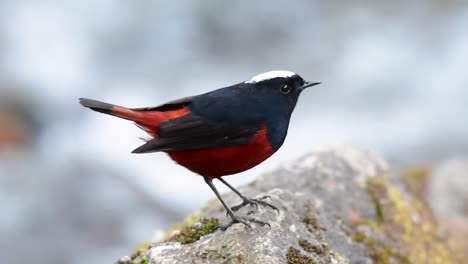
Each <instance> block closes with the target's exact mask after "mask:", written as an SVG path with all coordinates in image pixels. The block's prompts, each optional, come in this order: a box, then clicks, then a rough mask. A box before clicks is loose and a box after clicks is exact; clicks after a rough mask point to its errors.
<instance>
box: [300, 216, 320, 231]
mask: <svg viewBox="0 0 468 264" xmlns="http://www.w3.org/2000/svg"><path fill="white" fill-rule="evenodd" d="M302 222H304V224H305V225H306V227H307V230H309V231H310V232H315V230H317V229H318V228H319V225H318V221H317V218H315V217H312V216H306V217H304V219H303V220H302Z"/></svg>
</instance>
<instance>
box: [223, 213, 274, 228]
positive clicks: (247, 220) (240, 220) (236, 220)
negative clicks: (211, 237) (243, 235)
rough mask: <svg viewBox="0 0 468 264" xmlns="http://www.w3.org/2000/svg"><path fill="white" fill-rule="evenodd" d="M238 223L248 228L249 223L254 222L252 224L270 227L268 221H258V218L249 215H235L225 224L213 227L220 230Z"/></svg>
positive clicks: (249, 226)
mask: <svg viewBox="0 0 468 264" xmlns="http://www.w3.org/2000/svg"><path fill="white" fill-rule="evenodd" d="M238 223H241V224H243V225H244V226H245V227H247V229H249V230H252V226H251V225H250V223H254V224H257V225H261V226H268V228H271V225H270V224H269V223H267V222H263V221H260V220H257V219H254V218H249V217H237V216H236V217H234V218H232V219H231V221H230V222H229V223H227V224H225V225H219V226H217V227H216V228H215V230H217V229H219V230H221V231H226V230H227V229H228V228H229V227H231V226H232V225H234V224H238Z"/></svg>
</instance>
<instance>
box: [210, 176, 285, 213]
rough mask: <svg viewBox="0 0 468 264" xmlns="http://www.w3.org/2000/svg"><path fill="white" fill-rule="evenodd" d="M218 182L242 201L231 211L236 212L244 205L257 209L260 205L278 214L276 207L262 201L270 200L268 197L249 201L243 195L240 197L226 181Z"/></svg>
mask: <svg viewBox="0 0 468 264" xmlns="http://www.w3.org/2000/svg"><path fill="white" fill-rule="evenodd" d="M218 180H219V181H220V182H222V183H224V184H225V185H226V186H227V187H229V189H231V190H232V191H233V192H235V193H236V194H237V195H239V197H240V198H241V199H242V203H241V204H239V205H236V206H233V207H232V208H231V209H232V211H237V210H239V209H241V208H242V207H244V206H246V205H253V206H255V207H258V204H260V205H262V206H266V207H270V208H271V209H274V210H276V211H277V212H278V213H279V210H278V208H277V207H276V206H274V205H271V204H269V203H267V202H265V201H262V200H263V199H266V198H270V196H263V197H261V198H260V199H249V198H247V197H245V196H244V195H242V194H241V193H240V192H239V191H238V190H236V189H235V188H234V187H232V186H231V185H230V184H229V183H228V182H227V181H225V180H224V179H223V178H218Z"/></svg>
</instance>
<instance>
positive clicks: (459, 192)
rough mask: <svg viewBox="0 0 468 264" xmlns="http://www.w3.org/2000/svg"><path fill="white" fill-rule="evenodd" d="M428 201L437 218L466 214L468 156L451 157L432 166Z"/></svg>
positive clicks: (467, 213) (467, 200)
mask: <svg viewBox="0 0 468 264" xmlns="http://www.w3.org/2000/svg"><path fill="white" fill-rule="evenodd" d="M428 201H429V204H430V206H431V208H432V210H433V212H434V214H435V216H436V217H437V219H439V220H443V219H446V218H453V217H466V216H468V158H462V157H459V158H453V159H449V160H446V161H444V162H441V163H440V164H439V165H437V166H436V167H435V168H434V171H433V173H432V175H431V177H430V178H429V182H428Z"/></svg>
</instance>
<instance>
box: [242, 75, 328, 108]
mask: <svg viewBox="0 0 468 264" xmlns="http://www.w3.org/2000/svg"><path fill="white" fill-rule="evenodd" d="M245 84H248V85H249V86H251V87H252V89H253V90H255V93H256V94H258V95H259V96H260V98H261V99H262V100H263V101H264V102H265V103H266V104H269V105H270V106H271V107H274V106H275V105H276V107H278V106H282V107H281V108H283V107H284V108H287V109H288V110H289V111H288V112H289V114H291V113H292V111H293V110H294V107H295V106H296V103H297V100H298V98H299V95H300V94H301V92H302V91H303V90H304V89H306V88H308V87H311V86H314V85H318V84H320V82H307V81H305V80H304V79H303V78H302V77H301V76H299V75H298V74H296V73H294V72H290V71H269V72H265V73H262V74H259V75H256V76H254V77H252V79H250V80H248V81H246V82H245Z"/></svg>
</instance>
